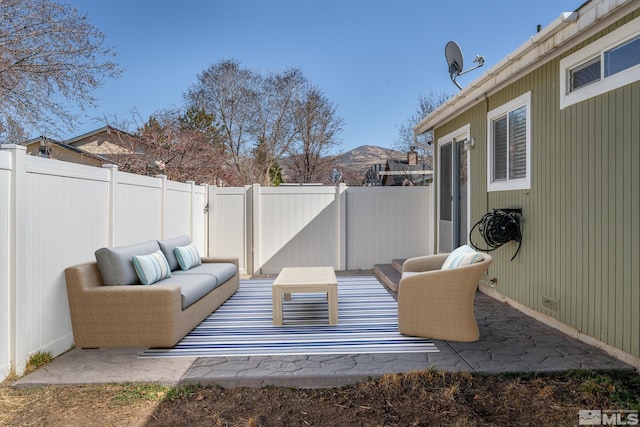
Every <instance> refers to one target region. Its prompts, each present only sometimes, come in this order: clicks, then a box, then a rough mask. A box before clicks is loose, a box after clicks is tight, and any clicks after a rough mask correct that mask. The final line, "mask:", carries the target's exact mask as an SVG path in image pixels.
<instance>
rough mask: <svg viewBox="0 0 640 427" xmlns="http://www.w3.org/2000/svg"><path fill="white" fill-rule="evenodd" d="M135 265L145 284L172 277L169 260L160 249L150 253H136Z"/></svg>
mask: <svg viewBox="0 0 640 427" xmlns="http://www.w3.org/2000/svg"><path fill="white" fill-rule="evenodd" d="M133 266H134V267H135V269H136V273H137V274H138V278H139V279H140V281H141V282H142V284H143V285H150V284H152V283H155V282H157V281H158V280H162V279H166V278H167V277H171V269H170V268H169V262H168V261H167V258H165V256H164V254H163V253H162V251H160V250H158V251H157V252H154V253H152V254H149V255H135V256H134V257H133Z"/></svg>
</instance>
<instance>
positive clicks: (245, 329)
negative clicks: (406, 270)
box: [141, 276, 438, 357]
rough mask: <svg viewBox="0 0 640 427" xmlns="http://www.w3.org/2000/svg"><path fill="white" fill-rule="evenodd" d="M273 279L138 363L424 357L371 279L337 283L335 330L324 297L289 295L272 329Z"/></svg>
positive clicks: (247, 289) (425, 343)
mask: <svg viewBox="0 0 640 427" xmlns="http://www.w3.org/2000/svg"><path fill="white" fill-rule="evenodd" d="M272 283H273V279H260V280H255V279H252V280H242V281H241V282H240V290H238V292H237V293H236V294H235V295H234V296H232V297H231V298H230V299H229V300H228V301H227V302H225V303H224V304H223V305H222V306H220V307H219V308H218V309H217V310H216V311H215V312H213V313H212V314H211V315H210V316H209V317H208V318H206V319H205V320H204V321H203V322H202V323H201V324H200V325H199V326H197V327H196V328H195V329H193V330H192V331H191V332H190V333H189V334H188V335H187V336H186V337H184V338H183V339H182V341H180V342H179V343H178V344H177V345H176V346H175V347H173V348H170V349H149V350H147V351H145V352H144V353H142V354H141V357H180V356H185V357H229V356H285V355H301V354H302V355H304V354H368V353H427V352H437V351H438V349H437V348H436V346H435V345H434V344H433V342H431V341H430V340H428V339H424V338H417V337H407V336H404V335H400V333H399V332H398V316H397V303H396V301H395V300H394V299H393V298H392V297H391V296H390V295H389V293H388V292H387V291H386V290H385V289H384V287H383V286H382V285H381V284H380V282H378V280H377V279H376V278H375V277H372V276H367V277H338V324H337V325H329V321H328V312H327V300H326V295H325V294H320V293H318V294H312V293H309V294H293V295H292V299H291V300H290V301H284V305H283V319H284V322H283V323H284V325H283V326H274V325H273V317H272V306H271V284H272Z"/></svg>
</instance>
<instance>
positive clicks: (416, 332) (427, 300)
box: [398, 253, 493, 342]
mask: <svg viewBox="0 0 640 427" xmlns="http://www.w3.org/2000/svg"><path fill="white" fill-rule="evenodd" d="M479 255H480V256H481V257H482V260H481V261H478V262H475V263H474V264H471V265H466V266H463V267H456V268H451V269H444V270H443V269H441V267H442V265H443V264H444V262H445V260H446V259H447V258H448V256H449V254H438V255H430V256H423V257H417V258H410V259H408V260H406V261H405V262H404V264H403V267H402V278H401V279H400V283H399V284H398V327H399V330H400V333H401V334H403V335H412V336H419V337H425V338H433V339H440V340H449V341H463V342H470V341H477V340H478V338H479V336H480V331H479V329H478V324H477V322H476V318H475V313H474V307H473V305H474V299H475V293H476V289H477V287H478V283H479V282H480V278H481V277H482V275H483V274H484V272H485V271H486V270H487V268H489V265H490V264H491V262H492V261H493V259H492V257H491V255H489V254H485V253H480V254H479Z"/></svg>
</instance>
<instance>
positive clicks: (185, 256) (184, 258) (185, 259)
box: [173, 243, 202, 270]
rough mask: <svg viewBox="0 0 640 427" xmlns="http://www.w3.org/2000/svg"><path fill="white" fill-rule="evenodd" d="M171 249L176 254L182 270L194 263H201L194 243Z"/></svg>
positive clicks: (193, 265) (194, 264)
mask: <svg viewBox="0 0 640 427" xmlns="http://www.w3.org/2000/svg"><path fill="white" fill-rule="evenodd" d="M173 251H174V252H175V254H176V258H177V259H178V264H180V268H181V269H183V270H188V269H190V268H192V267H195V266H196V265H200V264H202V258H200V253H199V252H198V248H196V245H194V244H193V243H191V244H189V245H187V246H176V247H175V248H174V249H173Z"/></svg>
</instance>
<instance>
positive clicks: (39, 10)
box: [0, 0, 121, 132]
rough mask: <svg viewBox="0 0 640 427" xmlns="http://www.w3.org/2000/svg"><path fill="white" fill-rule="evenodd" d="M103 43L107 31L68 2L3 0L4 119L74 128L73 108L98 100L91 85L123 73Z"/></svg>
mask: <svg viewBox="0 0 640 427" xmlns="http://www.w3.org/2000/svg"><path fill="white" fill-rule="evenodd" d="M103 43H104V35H103V34H102V33H101V32H100V31H98V30H97V29H96V28H95V27H94V26H92V25H91V24H90V23H89V22H88V21H87V18H86V17H83V16H80V15H78V13H77V11H76V10H75V9H73V8H71V7H70V6H68V5H62V4H58V3H55V2H53V1H50V0H2V1H0V122H3V123H7V122H9V121H10V120H11V121H13V122H15V123H20V124H21V126H22V127H23V128H25V129H27V128H28V129H35V130H40V131H44V130H46V131H47V132H52V131H60V130H61V127H66V128H67V129H71V127H72V124H73V122H74V120H75V118H76V116H75V114H74V113H72V110H76V111H78V110H79V111H84V110H85V109H86V108H87V107H90V106H93V105H95V98H94V96H92V94H91V93H92V91H93V90H94V89H96V88H97V87H100V86H101V85H102V83H103V82H104V80H105V78H108V77H110V78H112V77H117V76H119V75H120V73H121V70H120V68H119V67H118V66H117V65H116V64H115V63H113V62H111V61H109V60H108V59H107V58H109V57H112V56H113V55H114V52H113V51H112V50H111V49H110V48H105V47H103Z"/></svg>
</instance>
